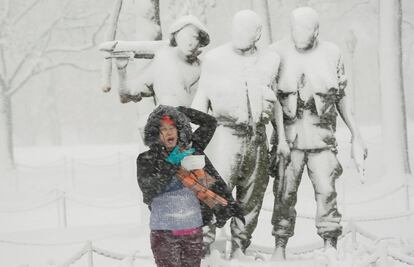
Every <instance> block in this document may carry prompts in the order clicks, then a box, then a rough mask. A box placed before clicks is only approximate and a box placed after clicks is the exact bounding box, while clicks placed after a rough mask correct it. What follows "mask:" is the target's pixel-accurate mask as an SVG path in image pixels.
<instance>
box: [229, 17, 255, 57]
mask: <svg viewBox="0 0 414 267" xmlns="http://www.w3.org/2000/svg"><path fill="white" fill-rule="evenodd" d="M259 37H260V31H259V29H258V28H256V27H254V26H252V25H248V27H246V25H243V24H242V23H240V24H237V23H235V24H234V25H233V30H232V43H233V46H234V47H235V48H236V49H239V50H247V49H249V48H251V47H253V46H254V44H255V43H256V42H257V41H258V39H259Z"/></svg>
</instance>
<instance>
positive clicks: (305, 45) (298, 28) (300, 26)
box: [291, 14, 319, 50]
mask: <svg viewBox="0 0 414 267" xmlns="http://www.w3.org/2000/svg"><path fill="white" fill-rule="evenodd" d="M306 15H307V14H299V15H298V14H296V15H292V17H291V35H292V40H293V42H294V43H295V46H296V48H297V49H300V50H308V49H310V48H312V47H313V46H314V44H315V42H316V40H317V38H318V35H319V24H318V21H317V19H315V18H313V17H312V16H306Z"/></svg>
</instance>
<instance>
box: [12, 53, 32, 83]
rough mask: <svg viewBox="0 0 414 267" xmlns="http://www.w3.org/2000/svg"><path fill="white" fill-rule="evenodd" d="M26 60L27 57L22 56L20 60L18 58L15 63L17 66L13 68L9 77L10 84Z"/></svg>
mask: <svg viewBox="0 0 414 267" xmlns="http://www.w3.org/2000/svg"><path fill="white" fill-rule="evenodd" d="M27 60H28V57H23V58H22V60H20V62H19V64H18V65H17V67H16V68H15V69H14V71H13V74H12V76H11V77H10V78H9V83H10V84H12V83H13V81H14V79H15V78H16V76H17V74H18V73H19V72H20V70H21V69H22V67H23V65H24V63H26V62H27Z"/></svg>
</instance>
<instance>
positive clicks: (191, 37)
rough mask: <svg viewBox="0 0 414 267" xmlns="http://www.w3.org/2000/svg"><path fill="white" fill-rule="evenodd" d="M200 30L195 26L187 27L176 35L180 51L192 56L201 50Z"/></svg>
mask: <svg viewBox="0 0 414 267" xmlns="http://www.w3.org/2000/svg"><path fill="white" fill-rule="evenodd" d="M198 32H199V30H198V29H197V28H196V27H195V26H194V25H187V26H185V27H184V28H182V29H181V30H180V31H178V32H177V33H176V35H175V41H176V43H177V47H178V49H180V50H181V51H182V52H183V54H184V55H186V56H190V55H192V54H194V53H195V52H196V51H197V50H198V49H199V48H200V41H199V33H198Z"/></svg>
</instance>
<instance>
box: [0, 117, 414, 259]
mask: <svg viewBox="0 0 414 267" xmlns="http://www.w3.org/2000/svg"><path fill="white" fill-rule="evenodd" d="M379 129H380V128H379V127H364V128H363V129H362V132H363V135H364V137H365V139H366V140H367V143H368V148H369V158H368V160H367V175H366V183H365V184H364V185H361V183H360V181H359V176H358V174H357V173H356V171H355V169H354V166H353V163H352V162H351V161H350V159H349V152H350V146H349V135H348V133H347V132H346V131H345V129H343V128H339V129H338V139H339V140H338V141H339V145H340V154H339V158H340V161H341V163H342V165H343V167H344V174H343V176H342V177H341V178H340V179H339V180H338V181H337V190H338V200H339V208H340V211H341V212H342V213H343V215H344V221H343V225H344V226H345V228H346V227H347V225H348V223H349V222H350V221H351V220H353V221H354V222H355V223H356V225H357V226H358V227H359V228H361V229H362V230H363V231H367V232H368V234H372V235H375V236H376V237H384V238H385V237H387V238H388V239H387V240H389V244H390V245H392V247H393V248H394V250H396V251H400V252H403V253H404V254H406V255H407V254H410V253H411V256H414V229H413V227H412V225H414V222H413V220H414V218H413V217H414V216H411V217H408V218H407V217H403V216H397V217H396V218H388V219H384V218H382V217H384V215H388V214H391V215H392V214H394V215H401V214H400V213H403V212H405V211H406V191H405V189H406V188H404V187H401V186H400V185H401V183H402V179H398V177H392V176H389V175H387V174H386V173H385V170H384V168H383V166H384V165H383V164H381V153H382V147H381V136H380V132H379ZM413 130H414V123H411V124H410V131H409V133H411V134H410V142H409V143H410V149H411V155H413V152H414V149H413V148H414V145H413V144H414V143H413V140H414V134H413V132H414V131H413ZM138 152H139V146H138V145H135V144H127V145H117V146H82V147H59V148H57V147H36V148H18V149H16V158H17V162H18V163H19V165H18V171H17V173H16V174H14V175H11V176H10V177H2V178H5V179H1V180H0V266H7V267H23V266H25V267H44V266H58V265H59V264H62V263H64V262H65V261H67V260H68V259H70V258H71V257H72V256H73V255H74V254H76V253H77V252H78V251H79V250H81V249H82V248H84V247H85V244H86V242H87V241H88V240H91V241H92V246H94V247H96V248H97V249H98V251H99V249H104V250H109V251H112V252H114V253H115V254H116V253H121V254H123V255H129V254H132V253H136V254H135V255H136V260H135V261H134V265H133V266H155V264H154V263H153V262H152V253H151V250H150V247H149V229H148V216H149V214H148V209H147V208H146V207H145V206H144V205H142V204H141V203H142V201H141V195H140V192H139V189H138V186H137V184H136V181H135V180H136V178H135V158H136V156H137V154H138ZM411 162H412V166H414V162H413V157H412V159H411ZM272 184H273V180H271V181H270V183H269V186H268V190H267V193H266V197H265V200H264V205H263V206H264V207H263V210H262V212H261V215H260V218H259V225H258V228H257V230H256V231H255V233H254V236H253V244H252V246H251V249H250V250H249V255H250V256H249V257H248V258H240V259H236V260H232V261H229V260H228V259H223V255H221V254H219V253H218V252H217V251H215V252H214V253H213V254H212V256H211V257H210V258H209V259H206V260H204V261H203V266H259V265H260V266H275V265H277V266H305V265H306V266H325V263H324V262H326V261H327V258H326V257H325V256H324V255H323V254H321V252H318V251H317V252H314V253H313V254H304V255H303V257H302V259H299V258H298V256H297V255H296V254H292V253H293V252H297V251H298V250H300V248H303V247H304V246H306V245H309V244H314V243H315V242H316V243H315V244H316V245H315V246H316V247H318V246H319V245H321V240H320V238H319V237H318V236H317V235H316V229H315V226H314V220H313V219H312V218H311V217H312V216H313V215H314V214H315V203H314V197H313V189H312V185H311V183H310V182H309V179H308V178H307V177H303V180H302V184H301V187H300V191H299V200H298V204H297V210H298V213H299V214H300V216H299V217H298V219H297V225H296V230H295V231H296V232H295V236H294V237H293V238H292V239H291V240H290V242H289V245H288V249H289V252H290V253H289V254H288V255H289V256H288V257H289V261H288V262H286V263H284V264H283V265H282V264H281V263H274V262H270V261H269V258H270V254H268V253H269V252H271V251H272V248H273V242H274V239H273V237H272V236H271V229H272V228H271V224H270V219H271V209H272V206H273V195H272V192H271V189H272ZM62 192H65V195H64V196H65V198H64V199H65V201H64V202H63V200H62V199H63V198H62V196H63V195H62V194H63V193H62ZM410 193H411V203H410V204H411V207H413V205H414V195H413V194H414V189H411V190H410ZM371 200H373V201H371ZM344 203H347V204H344ZM64 205H66V211H67V216H66V218H67V226H68V227H67V228H64V224H65V223H64V221H65V220H64V216H63V214H64V213H63V210H64V208H63V206H64ZM226 236H227V237H228V236H229V229H228V228H226V230H225V232H223V231H222V232H221V233H220V234H219V235H218V239H219V240H224V239H225V238H226ZM223 244H224V242H223ZM352 244H353V243H352V238H351V236H350V235H348V236H347V237H346V238H345V239H344V240H343V241H341V242H340V244H339V254H340V260H339V261H335V264H334V266H356V265H355V262H352V260H355V259H358V258H359V259H363V258H364V257H363V256H364V255H365V256H366V255H367V254H366V253H367V250H369V249H368V247H369V246H373V248H374V249H375V248H378V247H380V245H379V244H380V242H377V243H373V242H372V241H367V239H366V238H364V237H362V236H361V235H359V234H358V235H357V244H355V246H356V247H355V248H351V249H345V247H352ZM372 244H373V245H372ZM345 251H348V252H349V253H348V254H347V255H345V254H344V253H345ZM351 251H353V253H354V255H351ZM358 253H359V254H358ZM254 258H256V259H257V260H256V261H255V260H254ZM127 261H128V259H127V260H125V262H123V263H121V262H120V261H118V260H115V259H110V258H107V257H104V256H102V255H98V254H96V253H95V254H94V256H93V262H94V264H95V266H102V267H109V266H131V265H128V262H127ZM72 266H74V267H81V266H87V255H85V256H83V257H82V258H80V259H79V260H78V261H76V262H75V263H74V264H73V265H72ZM389 266H406V265H403V264H402V263H399V262H397V261H390V262H389Z"/></svg>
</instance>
